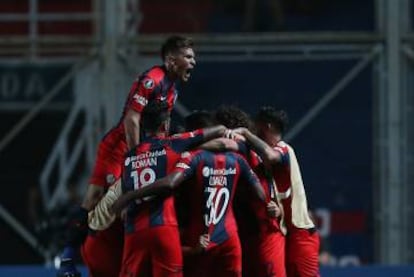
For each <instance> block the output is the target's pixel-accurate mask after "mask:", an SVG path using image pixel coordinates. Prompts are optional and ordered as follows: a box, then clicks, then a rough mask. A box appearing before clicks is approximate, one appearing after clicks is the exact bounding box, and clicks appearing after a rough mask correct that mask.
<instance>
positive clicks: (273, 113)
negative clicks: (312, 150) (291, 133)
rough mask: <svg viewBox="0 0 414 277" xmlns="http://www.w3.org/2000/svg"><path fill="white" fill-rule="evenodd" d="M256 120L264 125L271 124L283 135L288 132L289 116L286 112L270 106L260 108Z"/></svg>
mask: <svg viewBox="0 0 414 277" xmlns="http://www.w3.org/2000/svg"><path fill="white" fill-rule="evenodd" d="M255 120H256V121H257V122H262V123H270V124H272V125H273V126H274V127H275V128H276V129H278V130H279V131H280V132H281V133H282V134H283V133H284V132H285V131H286V128H287V125H288V124H289V119H288V115H287V113H286V112H285V111H284V110H276V109H275V108H273V107H270V106H264V107H262V108H260V110H259V112H258V113H257V115H256V118H255Z"/></svg>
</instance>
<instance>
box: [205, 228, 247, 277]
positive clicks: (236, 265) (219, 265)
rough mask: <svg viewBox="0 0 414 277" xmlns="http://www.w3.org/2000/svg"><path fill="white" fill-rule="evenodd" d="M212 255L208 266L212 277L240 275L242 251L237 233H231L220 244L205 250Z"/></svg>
mask: <svg viewBox="0 0 414 277" xmlns="http://www.w3.org/2000/svg"><path fill="white" fill-rule="evenodd" d="M207 253H208V254H209V255H211V256H212V259H210V260H211V263H210V264H208V268H210V269H212V274H211V275H209V276H214V277H241V276H242V251H241V245H240V240H239V236H238V235H231V236H230V238H229V239H228V240H226V241H225V242H223V243H222V244H220V245H218V246H216V247H214V248H212V249H211V250H209V251H207Z"/></svg>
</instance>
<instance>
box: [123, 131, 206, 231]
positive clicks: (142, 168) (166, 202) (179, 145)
mask: <svg viewBox="0 0 414 277" xmlns="http://www.w3.org/2000/svg"><path fill="white" fill-rule="evenodd" d="M202 141H203V132H202V130H201V129H200V130H196V131H194V132H189V133H183V134H178V135H174V136H170V137H166V138H160V137H150V138H146V139H145V140H144V141H143V142H142V143H140V144H139V145H137V146H136V147H135V148H134V149H132V150H131V151H129V152H128V154H127V155H126V157H125V161H124V171H123V174H122V190H123V192H127V191H131V190H136V189H140V188H142V187H145V186H148V185H151V184H152V183H153V182H154V181H156V180H158V179H161V178H163V177H165V176H166V175H168V174H169V173H171V172H172V170H173V169H174V167H175V164H176V163H177V161H178V160H179V159H180V156H181V152H183V151H187V150H189V149H191V148H193V147H195V146H197V145H199V144H200V143H201V142H202ZM145 200H148V199H143V200H142V201H141V200H137V201H136V202H132V203H130V204H129V206H128V212H127V216H126V220H125V231H126V232H134V231H137V230H142V229H147V228H150V227H155V226H160V225H170V226H176V225H177V219H176V214H175V208H174V197H173V196H171V195H170V196H166V197H157V198H154V199H151V201H145Z"/></svg>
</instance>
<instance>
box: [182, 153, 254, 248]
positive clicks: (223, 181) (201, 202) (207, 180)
mask: <svg viewBox="0 0 414 277" xmlns="http://www.w3.org/2000/svg"><path fill="white" fill-rule="evenodd" d="M241 160H243V161H242V162H241ZM188 164H189V167H190V169H189V170H191V171H192V174H193V175H194V177H195V183H194V184H193V188H192V192H193V193H192V196H193V198H194V199H192V202H193V203H198V205H195V206H194V207H191V208H190V211H191V214H192V215H191V218H190V223H189V226H188V230H187V232H186V238H185V239H186V241H185V243H187V244H188V245H196V244H197V242H198V237H199V235H200V234H203V233H207V232H208V233H209V234H210V241H211V244H210V245H211V246H214V245H216V244H220V243H222V242H224V241H226V240H227V239H228V238H229V237H230V236H231V235H234V234H236V233H237V225H236V221H235V218H234V214H233V198H234V194H235V191H236V187H237V184H238V183H239V180H240V177H241V176H242V174H244V173H246V172H245V171H246V170H249V168H248V166H247V163H246V161H244V159H243V158H242V157H241V156H240V155H238V154H236V153H234V152H223V153H215V152H214V153H213V152H209V151H199V152H197V153H196V154H195V155H193V156H192V157H191V158H190V162H188ZM195 199H197V200H195Z"/></svg>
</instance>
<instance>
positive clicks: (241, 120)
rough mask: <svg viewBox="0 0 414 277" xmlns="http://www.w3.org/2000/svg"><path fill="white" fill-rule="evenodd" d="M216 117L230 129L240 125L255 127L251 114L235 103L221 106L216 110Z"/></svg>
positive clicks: (248, 127) (249, 127)
mask: <svg viewBox="0 0 414 277" xmlns="http://www.w3.org/2000/svg"><path fill="white" fill-rule="evenodd" d="M214 117H215V120H216V121H217V122H218V123H219V124H223V125H224V126H226V127H227V128H229V129H235V128H239V127H245V128H247V129H249V130H252V129H254V128H253V122H252V120H251V118H250V115H249V114H247V113H246V112H245V111H243V110H242V109H240V108H238V107H236V106H234V105H228V106H225V105H223V106H220V107H219V108H218V109H217V110H216V112H215V114H214Z"/></svg>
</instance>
